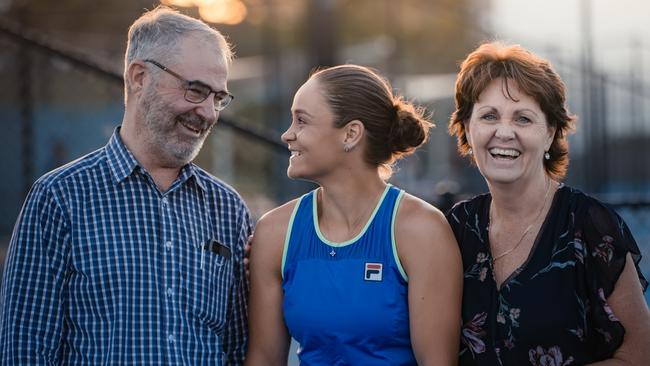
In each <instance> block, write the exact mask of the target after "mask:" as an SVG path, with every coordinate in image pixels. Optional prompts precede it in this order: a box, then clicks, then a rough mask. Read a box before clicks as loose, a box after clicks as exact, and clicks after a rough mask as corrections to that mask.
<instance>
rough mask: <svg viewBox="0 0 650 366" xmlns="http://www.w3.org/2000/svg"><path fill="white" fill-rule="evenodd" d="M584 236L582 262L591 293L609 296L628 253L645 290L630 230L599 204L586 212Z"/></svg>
mask: <svg viewBox="0 0 650 366" xmlns="http://www.w3.org/2000/svg"><path fill="white" fill-rule="evenodd" d="M583 236H584V238H583V240H584V243H585V246H586V250H587V257H588V258H585V262H586V264H587V270H588V272H589V273H588V277H589V278H591V280H590V281H589V282H590V287H591V290H592V291H596V294H597V295H599V297H603V298H604V299H607V298H608V297H609V295H611V294H612V291H614V287H615V285H616V282H617V281H618V278H619V276H620V275H621V273H622V272H623V268H624V267H625V259H626V256H627V254H628V253H630V254H631V256H632V259H633V260H634V264H635V267H636V271H637V274H638V275H639V281H640V282H641V286H642V288H643V290H644V291H645V290H646V288H647V286H648V281H646V279H645V278H644V277H643V274H642V273H641V270H640V269H639V261H640V260H641V253H640V251H639V247H638V246H637V244H636V241H635V240H634V238H633V237H632V233H631V232H630V229H629V228H628V227H627V225H626V224H625V222H624V221H623V219H622V218H621V217H620V216H619V215H618V214H616V212H614V211H613V210H612V209H611V208H609V207H607V206H605V205H603V204H601V203H600V202H597V201H595V202H593V204H591V205H589V207H588V209H587V212H586V217H585V221H584V225H583Z"/></svg>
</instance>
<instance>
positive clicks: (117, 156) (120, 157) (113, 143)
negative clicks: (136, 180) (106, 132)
mask: <svg viewBox="0 0 650 366" xmlns="http://www.w3.org/2000/svg"><path fill="white" fill-rule="evenodd" d="M106 157H107V162H108V166H109V168H110V170H111V173H112V174H113V180H114V182H115V184H118V183H120V182H122V181H123V180H124V179H126V178H127V177H129V176H130V175H131V174H132V173H133V171H134V170H136V169H141V170H142V172H143V173H145V170H144V168H143V167H142V166H140V164H139V163H138V161H137V160H135V157H134V156H133V154H131V152H130V151H129V149H127V147H126V145H124V142H122V138H121V137H120V126H118V127H117V128H115V131H113V135H112V136H111V139H110V140H109V141H108V144H107V145H106ZM197 169H198V167H197V166H195V165H194V164H193V163H189V164H186V165H185V166H183V167H182V168H181V171H180V174H179V175H178V178H177V179H176V182H175V183H173V184H172V188H173V187H174V186H178V185H181V184H184V183H185V182H186V181H188V180H189V179H190V178H194V181H195V182H196V184H197V185H198V186H199V187H200V188H201V189H202V190H204V191H205V182H203V180H202V179H201V176H200V175H199V174H198V172H197Z"/></svg>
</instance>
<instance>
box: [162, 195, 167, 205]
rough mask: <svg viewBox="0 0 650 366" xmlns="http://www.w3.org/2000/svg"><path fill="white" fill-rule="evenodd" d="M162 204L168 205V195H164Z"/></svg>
mask: <svg viewBox="0 0 650 366" xmlns="http://www.w3.org/2000/svg"><path fill="white" fill-rule="evenodd" d="M162 205H163V207H165V206H167V197H163V199H162Z"/></svg>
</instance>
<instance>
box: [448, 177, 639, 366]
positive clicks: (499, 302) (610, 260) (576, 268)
mask: <svg viewBox="0 0 650 366" xmlns="http://www.w3.org/2000/svg"><path fill="white" fill-rule="evenodd" d="M490 200H491V197H490V195H489V194H484V195H480V196H477V197H475V198H473V199H471V200H469V201H463V202H460V203H458V204H457V205H456V206H454V207H453V208H452V209H451V210H450V211H449V213H448V214H447V219H448V221H449V223H450V224H451V227H452V229H453V231H454V234H455V236H456V239H457V240H458V243H459V245H460V249H461V254H462V259H463V269H464V288H463V305H462V318H463V319H462V320H463V326H462V333H461V347H460V362H459V364H460V365H486V366H487V365H489V366H494V365H545V366H563V365H584V364H587V363H591V362H596V361H600V360H604V359H607V358H610V357H611V356H612V355H613V354H614V352H615V351H616V349H617V348H618V347H619V346H620V344H621V343H622V342H623V335H624V334H625V329H623V326H622V325H621V323H620V322H619V321H618V319H617V318H616V315H615V314H614V313H613V312H612V311H611V309H610V308H609V306H608V304H607V298H608V296H609V295H610V294H611V293H612V291H613V290H614V285H615V284H616V281H617V279H618V277H619V276H620V274H621V272H622V271H623V268H624V265H625V258H626V254H627V253H631V255H632V258H633V259H634V262H635V264H636V265H637V267H636V269H637V273H639V280H640V281H641V284H642V286H643V289H644V290H645V288H646V287H647V281H646V280H645V279H644V278H643V275H641V272H640V271H639V268H638V262H639V260H640V259H641V256H640V253H639V248H638V247H637V245H636V242H635V241H634V238H632V235H631V233H630V231H629V229H628V227H627V225H626V224H625V223H624V222H623V220H622V219H621V218H620V217H619V216H618V215H617V214H616V213H615V212H614V211H613V210H611V209H610V208H608V207H607V206H606V205H604V204H602V203H600V202H599V201H597V200H596V199H594V198H592V197H589V196H587V195H585V194H583V193H581V192H579V191H577V190H575V189H573V188H570V187H568V186H560V188H558V190H557V192H556V193H555V197H554V198H553V203H552V206H551V208H550V210H549V213H548V214H547V217H546V219H545V221H544V223H543V225H542V228H541V229H540V232H539V233H538V235H537V238H536V240H535V243H534V244H533V247H532V249H531V252H530V254H529V257H528V258H527V260H526V261H525V262H524V264H523V265H522V266H521V267H520V268H518V269H517V270H515V271H514V272H513V274H512V275H510V277H508V278H507V279H506V280H505V281H504V282H503V284H502V285H501V288H497V285H496V281H495V280H494V277H493V274H492V264H491V263H492V261H491V253H490V244H489V236H488V231H487V230H488V229H487V228H488V224H489V222H488V221H489V215H488V212H489V207H490Z"/></svg>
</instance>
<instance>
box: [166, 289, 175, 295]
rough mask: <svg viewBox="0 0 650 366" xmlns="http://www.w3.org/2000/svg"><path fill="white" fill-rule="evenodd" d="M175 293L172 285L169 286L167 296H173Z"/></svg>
mask: <svg viewBox="0 0 650 366" xmlns="http://www.w3.org/2000/svg"><path fill="white" fill-rule="evenodd" d="M173 294H174V290H172V288H171V287H168V288H167V296H168V297H172V295H173Z"/></svg>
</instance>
